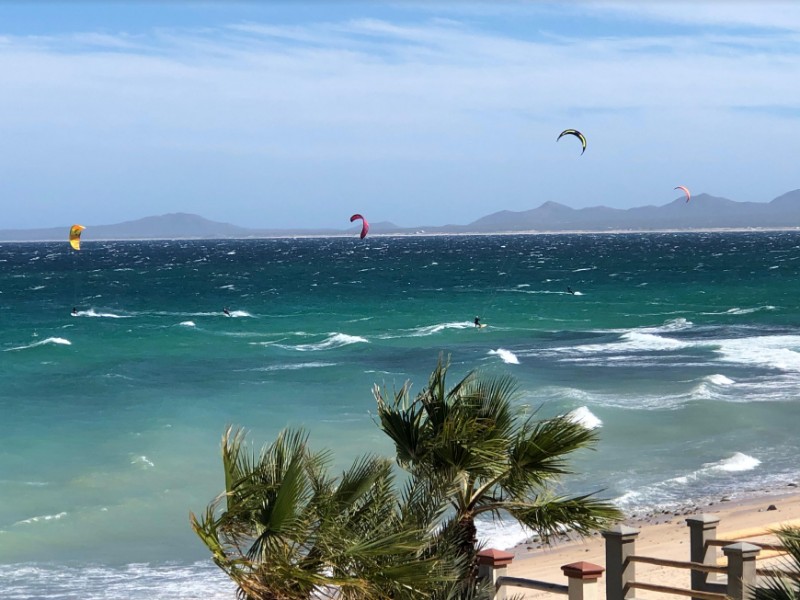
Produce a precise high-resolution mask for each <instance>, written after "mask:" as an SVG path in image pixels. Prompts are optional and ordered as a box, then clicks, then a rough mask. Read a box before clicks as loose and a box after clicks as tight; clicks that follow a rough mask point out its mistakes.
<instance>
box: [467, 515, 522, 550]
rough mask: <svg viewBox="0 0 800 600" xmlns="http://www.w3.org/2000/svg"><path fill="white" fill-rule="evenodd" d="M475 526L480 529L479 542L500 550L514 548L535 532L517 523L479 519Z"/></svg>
mask: <svg viewBox="0 0 800 600" xmlns="http://www.w3.org/2000/svg"><path fill="white" fill-rule="evenodd" d="M475 526H476V528H477V529H478V540H480V541H481V542H482V543H483V545H484V547H486V548H496V549H498V550H508V549H510V548H513V547H514V546H516V545H517V544H521V543H523V542H524V541H525V540H528V539H529V538H531V537H533V535H534V532H533V531H530V530H528V529H525V528H524V527H523V526H522V525H520V524H519V523H518V522H517V521H503V520H499V519H498V520H493V521H489V520H486V521H484V520H483V519H478V520H476V521H475Z"/></svg>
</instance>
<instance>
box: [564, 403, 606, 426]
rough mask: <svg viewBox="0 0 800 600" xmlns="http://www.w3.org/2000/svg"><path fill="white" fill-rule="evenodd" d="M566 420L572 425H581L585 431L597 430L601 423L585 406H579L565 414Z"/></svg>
mask: <svg viewBox="0 0 800 600" xmlns="http://www.w3.org/2000/svg"><path fill="white" fill-rule="evenodd" d="M567 418H568V419H569V420H570V421H572V422H573V423H578V424H579V425H583V426H584V427H585V428H586V429H597V428H598V427H602V426H603V422H602V421H601V420H600V419H599V418H598V417H597V416H596V415H595V414H594V413H593V412H592V411H591V410H589V408H588V407H587V406H581V407H580V408H576V409H575V410H572V411H570V412H569V413H567Z"/></svg>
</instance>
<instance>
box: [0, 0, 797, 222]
mask: <svg viewBox="0 0 800 600" xmlns="http://www.w3.org/2000/svg"><path fill="white" fill-rule="evenodd" d="M799 123H800V3H790V2H782V3H769V2H722V1H716V2H691V3H683V2H663V3H662V2H633V1H627V2H600V1H594V2H569V3H567V2H560V3H559V2H538V1H537V2H511V1H502V0H501V1H494V2H489V1H488V0H487V1H486V2H475V3H468V2H457V1H449V2H445V1H441V2H393V3H381V2H367V1H362V2H349V3H347V2H338V1H335V0H327V1H322V0H320V1H318V2H302V1H298V2H261V3H249V2H224V3H223V2H188V1H185V2H178V1H175V2H157V1H144V2H136V3H134V2H124V1H122V0H117V1H115V2H99V1H96V2H60V3H59V2H38V1H35V0H34V1H29V2H24V3H23V2H17V3H14V2H0V139H2V143H0V198H2V199H3V200H2V202H3V205H4V206H5V208H6V210H5V211H4V216H3V219H2V222H1V223H0V229H5V228H28V227H47V226H63V225H65V224H71V223H73V222H80V223H83V224H85V225H87V226H91V225H92V224H96V225H99V224H106V223H116V222H119V221H124V220H129V219H136V218H140V217H144V216H149V215H154V214H164V213H168V212H191V213H196V214H200V215H202V216H204V217H207V218H210V219H214V220H219V221H225V222H230V223H234V224H238V225H245V226H252V227H278V228H285V227H341V228H342V229H344V228H347V227H349V225H350V224H349V222H348V217H349V216H350V214H352V213H354V212H360V213H362V214H364V215H365V216H367V217H368V218H369V219H370V220H371V221H373V222H379V221H392V222H394V223H396V224H398V225H403V226H418V225H443V224H446V223H460V224H463V223H468V222H470V221H472V220H474V219H477V218H479V217H481V216H484V215H486V214H488V213H491V212H494V211H496V210H503V209H506V210H527V209H530V208H534V207H536V206H538V205H540V204H541V203H543V202H546V201H556V202H561V203H563V204H566V205H568V206H572V207H574V208H581V207H585V206H595V205H606V206H613V207H617V208H628V207H631V206H640V205H645V204H655V205H660V204H666V203H667V202H670V201H672V200H673V199H675V198H677V197H679V196H680V193H679V192H677V191H675V190H674V189H673V188H674V187H675V186H676V185H685V186H687V187H689V188H690V189H691V190H692V191H693V193H694V194H699V193H701V192H706V193H710V194H713V195H718V196H724V197H728V198H731V199H733V200H739V201H756V202H766V201H769V200H771V199H772V198H774V197H775V196H777V195H779V194H782V193H784V192H786V191H789V190H792V189H796V188H799V187H800V169H799V168H798V157H800V124H799ZM566 128H575V129H579V130H581V131H583V132H584V133H585V135H586V137H587V138H588V140H589V146H588V148H587V150H586V153H585V154H584V155H583V156H580V147H579V144H578V142H577V140H575V139H574V138H563V139H562V140H561V141H559V142H558V143H556V137H557V136H558V134H559V132H560V131H561V130H563V129H566ZM87 233H88V232H87Z"/></svg>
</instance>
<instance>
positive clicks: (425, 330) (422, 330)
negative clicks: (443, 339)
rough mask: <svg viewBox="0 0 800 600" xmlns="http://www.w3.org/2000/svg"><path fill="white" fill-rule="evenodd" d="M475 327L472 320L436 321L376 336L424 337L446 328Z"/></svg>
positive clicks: (388, 337)
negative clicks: (431, 323)
mask: <svg viewBox="0 0 800 600" xmlns="http://www.w3.org/2000/svg"><path fill="white" fill-rule="evenodd" d="M471 327H475V324H474V323H473V322H472V321H453V322H448V323H438V324H436V325H426V326H424V327H415V328H413V329H404V330H402V332H401V333H392V334H386V335H381V336H378V337H379V338H380V339H393V338H403V337H425V336H429V335H434V334H436V333H439V332H441V331H444V330H446V329H468V328H471Z"/></svg>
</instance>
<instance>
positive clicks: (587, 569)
mask: <svg viewBox="0 0 800 600" xmlns="http://www.w3.org/2000/svg"><path fill="white" fill-rule="evenodd" d="M561 570H562V571H563V572H564V575H566V576H567V581H568V582H569V584H568V586H567V588H568V590H569V592H568V594H569V596H568V597H569V600H597V587H598V582H597V580H598V579H600V577H601V576H602V575H603V571H605V569H604V568H603V567H601V566H600V565H595V564H594V563H589V562H584V561H581V562H576V563H571V564H568V565H564V566H563V567H561Z"/></svg>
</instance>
